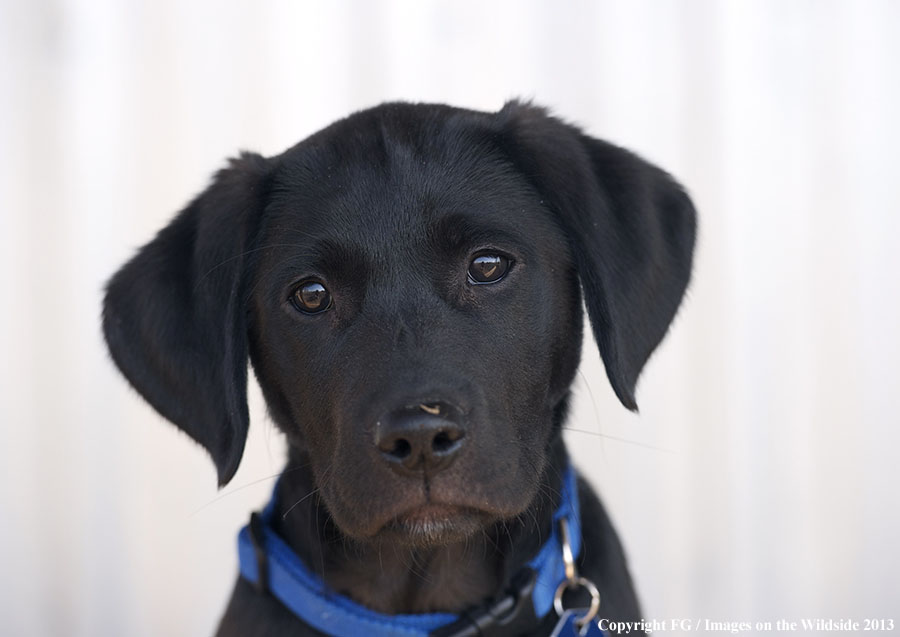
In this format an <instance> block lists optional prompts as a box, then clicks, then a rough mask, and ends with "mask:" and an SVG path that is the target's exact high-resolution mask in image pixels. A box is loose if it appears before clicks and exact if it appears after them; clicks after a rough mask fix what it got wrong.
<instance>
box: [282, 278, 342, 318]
mask: <svg viewBox="0 0 900 637" xmlns="http://www.w3.org/2000/svg"><path fill="white" fill-rule="evenodd" d="M291 303H293V304H294V307H295V308H297V309H298V310H300V311H301V312H303V313H304V314H318V313H319V312H324V311H325V310H327V309H329V308H330V307H331V304H332V303H331V294H329V292H328V290H327V289H325V286H324V285H322V284H321V283H319V282H318V281H304V282H303V283H301V284H300V285H298V286H297V287H296V288H295V289H294V293H293V294H292V295H291Z"/></svg>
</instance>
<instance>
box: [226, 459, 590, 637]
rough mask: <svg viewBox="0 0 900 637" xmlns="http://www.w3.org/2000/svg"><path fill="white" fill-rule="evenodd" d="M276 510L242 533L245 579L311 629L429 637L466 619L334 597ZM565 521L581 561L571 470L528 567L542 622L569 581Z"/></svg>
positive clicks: (256, 519)
mask: <svg viewBox="0 0 900 637" xmlns="http://www.w3.org/2000/svg"><path fill="white" fill-rule="evenodd" d="M274 509H275V497H274V495H273V497H272V500H271V501H270V502H269V504H268V505H267V506H266V508H265V509H264V510H263V512H262V514H261V515H259V516H256V515H255V514H254V518H251V524H248V525H247V526H245V527H244V528H243V529H241V532H240V534H239V535H238V556H239V560H240V567H241V575H242V576H243V577H244V578H245V579H247V580H249V581H250V582H252V583H254V584H257V585H258V586H260V585H262V586H263V587H264V588H265V589H267V590H268V591H269V592H271V593H272V595H274V596H275V597H276V598H277V599H278V600H279V601H280V602H281V603H282V604H284V605H285V606H286V607H287V608H288V609H290V610H291V612H293V613H294V614H295V615H296V616H297V617H299V618H300V619H301V620H303V621H304V622H306V624H308V625H309V626H312V627H313V628H315V629H316V630H319V631H321V632H323V633H325V634H327V635H335V636H340V635H367V636H371V637H388V636H389V635H405V636H407V637H426V636H427V635H429V633H431V632H432V631H434V630H436V629H438V628H442V627H445V626H448V625H449V624H453V623H454V622H457V621H458V620H459V619H460V617H459V616H457V615H454V614H451V613H420V614H410V615H385V614H383V613H378V612H375V611H373V610H370V609H368V608H366V607H365V606H361V605H360V604H357V603H356V602H354V601H352V600H350V599H349V598H347V597H343V596H341V595H338V594H336V593H334V592H332V591H329V590H328V589H327V588H326V586H325V583H324V582H323V581H322V579H321V578H320V577H319V576H318V575H316V574H315V573H313V572H312V571H310V570H309V569H308V568H307V567H306V565H305V564H303V562H302V561H301V560H300V558H299V557H298V556H297V554H296V553H294V552H293V551H292V550H291V548H290V547H289V546H288V545H287V544H286V543H285V541H284V540H282V539H281V537H280V536H279V535H278V534H276V533H275V531H274V530H273V529H272V525H271V520H272V516H273V515H274ZM563 518H565V519H566V520H567V521H568V527H569V541H570V544H571V546H572V554H573V555H574V556H575V557H576V558H577V557H578V555H579V553H580V551H581V515H580V511H579V506H578V489H577V486H576V483H575V472H574V471H573V470H572V468H571V467H568V468H567V469H566V472H565V474H564V476H563V484H562V490H561V493H560V504H559V508H557V509H556V511H555V512H554V514H553V524H552V532H551V534H550V537H549V538H547V541H546V542H545V543H544V545H543V546H542V547H541V549H540V550H539V551H538V554H537V555H535V556H534V558H532V559H531V561H529V562H528V564H527V568H529V569H531V570H532V571H533V572H534V574H535V578H534V586H533V590H532V592H531V601H532V603H533V606H534V614H535V617H536V618H537V619H542V618H544V617H546V616H547V614H548V613H550V612H551V611H553V595H554V593H555V592H556V588H557V586H559V584H560V583H561V582H562V581H563V580H564V579H565V565H564V563H563V557H562V544H561V541H560V532H559V520H561V519H563ZM260 571H262V578H260ZM261 580H262V581H261Z"/></svg>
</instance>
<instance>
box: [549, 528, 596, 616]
mask: <svg viewBox="0 0 900 637" xmlns="http://www.w3.org/2000/svg"><path fill="white" fill-rule="evenodd" d="M559 535H560V540H561V542H560V543H561V544H562V557H563V564H564V565H565V569H566V579H564V580H563V581H562V582H561V583H560V585H559V586H557V587H556V593H555V594H554V595H553V608H554V609H555V610H556V614H557V615H559V616H560V617H561V616H562V614H563V613H564V612H565V610H566V609H565V608H563V602H562V596H563V593H564V592H565V591H566V590H572V589H576V588H578V587H579V586H583V587H584V588H585V589H586V590H587V591H588V593H590V595H591V605H590V607H589V608H588V610H587V612H586V613H585V614H584V615H583V616H581V617H579V618H578V619H576V620H575V625H576V626H578V628H579V629H581V628H584V627H585V626H586V625H587V623H588V622H589V621H591V620H592V619H594V617H596V616H597V612H598V611H599V610H600V591H599V590H597V586H596V585H594V583H593V582H592V581H591V580H589V579H587V578H586V577H579V575H578V571H577V570H576V568H575V557H574V555H572V543H571V541H570V536H569V521H568V520H566V518H562V519H561V520H560V521H559Z"/></svg>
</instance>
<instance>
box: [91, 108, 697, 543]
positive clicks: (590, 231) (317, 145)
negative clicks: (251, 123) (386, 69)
mask: <svg viewBox="0 0 900 637" xmlns="http://www.w3.org/2000/svg"><path fill="white" fill-rule="evenodd" d="M694 224H695V219H694V212H693V208H692V206H691V204H690V201H689V200H688V198H687V197H686V196H685V194H684V193H683V191H682V190H681V189H680V187H679V186H678V185H677V184H676V183H675V182H674V181H673V180H672V179H671V178H670V177H669V176H668V175H666V174H665V173H663V172H662V171H661V170H659V169H657V168H655V167H653V166H651V165H650V164H648V163H646V162H644V161H643V160H641V159H639V158H637V157H635V156H634V155H632V154H630V153H628V152H627V151H624V150H622V149H620V148H617V147H614V146H611V145H609V144H606V143H604V142H601V141H598V140H595V139H592V138H589V137H586V136H585V135H583V134H582V133H581V132H580V131H579V130H577V129H576V128H574V127H572V126H569V125H566V124H564V123H562V122H560V121H558V120H556V119H554V118H552V117H549V116H548V115H547V114H546V113H545V112H544V111H543V110H541V109H539V108H535V107H532V106H530V105H523V104H520V103H516V102H513V103H510V104H508V105H507V106H506V107H504V109H502V110H501V111H500V112H499V113H495V114H488V113H478V112H473V111H463V110H459V109H453V108H449V107H443V106H433V105H408V104H389V105H384V106H380V107H377V108H374V109H371V110H368V111H363V112H361V113H358V114H355V115H353V116H351V117H349V118H348V119H345V120H342V121H340V122H338V123H336V124H334V125H332V126H330V127H329V128H326V129H325V130H323V131H321V132H319V133H317V134H315V135H313V136H312V137H310V138H309V139H307V140H305V141H303V142H301V143H300V144H298V145H297V146H295V147H293V148H291V149H289V150H288V151H286V152H285V153H283V154H282V155H280V156H278V157H274V158H271V159H265V158H262V157H260V156H258V155H250V154H245V155H243V156H242V157H240V158H239V159H237V160H234V161H232V163H231V165H230V166H229V167H228V168H226V169H224V170H222V171H221V172H220V173H219V174H218V175H217V176H216V178H215V180H214V182H213V184H212V185H211V186H210V187H209V188H208V189H207V190H206V191H205V192H204V193H202V194H201V195H200V196H199V197H198V198H197V199H195V200H194V201H193V202H192V203H191V204H190V205H189V206H188V207H187V208H186V209H185V210H184V211H183V212H182V213H181V214H180V215H178V216H177V217H176V218H175V220H173V221H172V223H171V224H170V225H169V226H167V227H166V228H165V229H163V230H162V231H161V232H160V233H159V235H158V236H157V237H156V238H155V239H154V240H153V241H152V242H150V243H149V244H148V245H147V246H145V247H144V248H143V249H142V250H141V251H140V252H139V253H138V254H137V255H136V256H135V257H134V259H132V260H131V261H130V262H129V263H128V264H126V265H125V266H124V267H123V268H122V269H121V270H120V271H119V272H118V273H117V274H116V275H115V277H114V278H113V279H112V281H111V282H110V284H109V288H108V291H107V296H106V304H105V308H104V330H105V333H106V338H107V342H108V344H109V347H110V350H111V352H112V354H113V357H114V359H115V361H116V363H117V364H118V365H119V367H120V368H121V370H122V371H123V372H124V374H125V375H126V376H127V377H128V379H129V380H130V381H131V383H132V384H133V385H134V386H135V387H136V388H137V390H138V391H139V392H140V393H141V394H142V395H143V396H144V397H145V398H146V399H147V400H148V401H149V402H150V403H151V404H152V405H153V406H154V407H155V408H156V409H157V410H158V411H159V412H160V413H161V414H162V415H164V416H165V417H166V418H168V419H169V420H171V421H172V422H174V423H175V424H177V425H178V426H179V427H181V428H182V429H184V430H185V431H186V432H187V433H188V434H190V435H191V436H192V437H193V438H194V439H195V440H197V441H198V442H199V443H200V444H202V445H203V446H205V447H206V448H207V449H208V450H209V452H210V454H211V455H212V458H213V460H214V462H215V464H216V467H217V469H218V474H219V482H220V484H225V483H226V482H228V481H229V480H230V479H231V477H232V476H233V475H234V472H235V471H236V469H237V466H238V463H239V462H240V457H241V454H242V451H243V446H244V441H245V437H246V432H247V426H248V414H247V404H246V382H247V360H248V357H249V359H250V360H251V361H252V364H253V368H254V370H255V372H256V375H257V378H258V379H259V382H260V385H261V387H262V389H263V393H264V395H265V397H266V400H267V403H268V405H269V409H270V412H271V414H272V416H273V418H274V420H275V421H276V422H277V423H278V425H279V426H280V427H281V429H282V430H283V431H284V432H285V434H286V435H287V438H288V440H289V442H290V444H291V445H293V446H294V447H296V448H297V449H298V450H299V451H300V452H301V453H303V454H304V455H305V456H306V457H307V458H308V460H309V462H310V466H311V470H312V474H313V477H314V479H315V481H316V483H317V487H318V488H319V489H320V495H321V498H322V501H323V502H324V504H325V506H326V507H327V508H328V510H329V512H330V513H331V515H332V517H333V518H334V520H335V522H336V524H337V525H338V527H339V528H340V529H341V530H342V531H343V532H344V533H346V534H347V535H349V536H352V537H354V538H357V539H362V540H365V539H371V540H376V539H379V538H381V539H391V540H395V541H396V540H400V541H405V542H409V543H413V544H416V543H439V542H447V541H452V540H458V539H461V538H462V537H465V536H468V535H470V534H472V533H475V532H477V531H478V530H479V529H481V528H484V527H485V526H486V525H488V524H491V523H492V522H495V521H497V520H500V519H506V518H510V517H514V516H516V515H518V514H520V513H522V512H523V511H524V510H525V509H526V508H527V507H528V505H529V504H530V503H531V502H532V500H533V499H534V498H535V496H536V494H537V493H538V491H539V488H540V484H539V481H540V479H541V476H542V475H543V474H544V469H545V467H546V464H547V461H548V452H549V449H550V444H551V442H552V441H553V440H554V437H555V436H556V435H558V427H559V424H560V422H559V421H560V418H561V417H562V412H563V410H564V403H565V399H566V396H567V393H568V387H569V385H570V383H571V381H572V378H573V376H574V374H575V371H576V368H577V365H578V359H579V352H580V346H581V322H582V318H581V290H583V291H584V297H585V302H586V305H587V309H588V313H589V315H590V318H591V323H592V326H593V329H594V333H595V336H596V340H597V343H598V345H599V347H600V350H601V355H602V357H603V361H604V364H605V366H606V370H607V374H608V376H609V379H610V382H611V383H612V386H613V388H614V389H615V391H616V394H617V395H618V396H619V398H620V399H621V400H622V402H623V403H624V404H625V405H626V406H627V407H629V408H634V407H635V402H634V387H635V383H636V382H637V378H638V375H639V373H640V371H641V369H642V367H643V365H644V363H645V361H646V360H647V358H648V357H649V355H650V354H651V352H652V351H653V349H654V348H655V347H656V346H657V344H658V343H659V341H660V340H661V338H662V337H663V335H664V333H665V331H666V329H667V327H668V325H669V323H670V321H671V319H672V317H673V315H674V313H675V311H676V309H677V306H678V304H679V302H680V299H681V296H682V294H683V292H684V289H685V286H686V284H687V281H688V277H689V273H690V264H691V254H692V250H693V243H694Z"/></svg>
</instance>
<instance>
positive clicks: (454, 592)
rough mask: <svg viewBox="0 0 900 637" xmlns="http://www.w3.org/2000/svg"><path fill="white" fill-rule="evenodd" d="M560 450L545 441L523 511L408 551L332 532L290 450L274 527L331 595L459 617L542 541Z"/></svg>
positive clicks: (300, 457)
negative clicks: (542, 462)
mask: <svg viewBox="0 0 900 637" xmlns="http://www.w3.org/2000/svg"><path fill="white" fill-rule="evenodd" d="M565 462H566V452H565V447H564V445H563V443H562V439H561V438H560V437H559V436H556V438H555V440H554V441H553V443H551V451H550V462H549V464H548V467H547V468H546V469H545V471H544V476H543V478H542V484H541V487H540V488H539V490H538V495H537V496H536V497H535V498H534V500H533V502H532V503H531V505H529V507H528V509H527V510H526V511H524V512H523V513H522V514H520V515H519V516H517V517H516V518H515V519H512V520H504V521H502V522H498V523H496V524H494V525H493V526H491V527H488V528H487V529H485V532H484V533H482V534H480V535H478V536H474V537H471V538H469V539H468V540H467V541H465V542H461V543H458V544H448V545H442V546H437V547H431V548H427V549H426V548H412V547H405V546H398V545H394V544H391V545H384V544H378V543H368V542H359V541H355V540H353V539H352V538H349V537H347V536H346V535H344V534H343V533H341V531H340V530H339V529H338V528H337V526H336V525H335V524H334V521H333V520H332V519H331V516H330V514H329V513H328V511H327V509H326V508H325V506H324V504H323V503H322V502H321V500H320V498H319V497H318V492H317V490H316V489H317V486H316V484H315V480H314V478H313V475H312V472H311V471H310V469H309V461H308V458H307V457H306V455H305V454H304V453H303V452H302V451H300V450H297V449H293V448H292V449H291V452H290V455H289V460H288V464H287V467H286V468H285V471H284V473H283V475H282V477H281V481H280V484H279V488H278V496H277V503H276V514H275V516H274V519H273V525H274V526H275V530H276V531H277V532H278V534H279V535H281V537H282V538H283V539H284V540H285V542H287V544H288V545H289V546H290V547H291V548H292V549H293V550H294V551H295V552H296V553H297V555H298V556H299V557H300V559H302V560H303V562H304V563H305V564H306V565H307V567H308V568H309V569H310V570H311V571H313V572H314V573H317V574H318V575H319V576H321V577H322V579H323V580H324V581H325V582H326V583H327V584H328V587H329V588H330V589H332V590H334V591H335V592H337V593H339V594H342V595H346V596H347V597H350V598H351V599H353V600H355V601H357V602H358V603H360V604H362V605H364V606H366V607H368V608H371V609H372V610H375V611H378V612H381V613H386V614H399V613H428V612H449V613H459V612H461V611H463V610H464V609H466V608H468V607H470V606H472V605H474V604H477V603H480V602H482V601H483V600H485V599H486V598H489V597H492V596H495V595H497V594H498V593H499V592H500V591H502V590H504V589H505V588H506V587H507V586H508V584H509V581H510V579H511V578H512V577H513V576H514V575H515V574H516V573H517V572H518V571H519V569H521V568H522V566H523V565H524V564H525V563H526V562H527V561H528V560H529V559H531V558H532V557H533V556H534V555H535V554H536V553H537V551H538V550H539V548H540V546H541V541H542V540H541V539H542V538H546V537H548V533H549V531H550V525H551V520H552V516H553V511H554V510H555V509H556V507H557V505H558V502H557V501H556V499H558V496H555V497H554V498H553V499H548V498H547V497H544V496H543V495H542V494H547V493H552V494H558V493H559V489H560V478H559V474H560V473H561V467H564V466H565Z"/></svg>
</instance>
